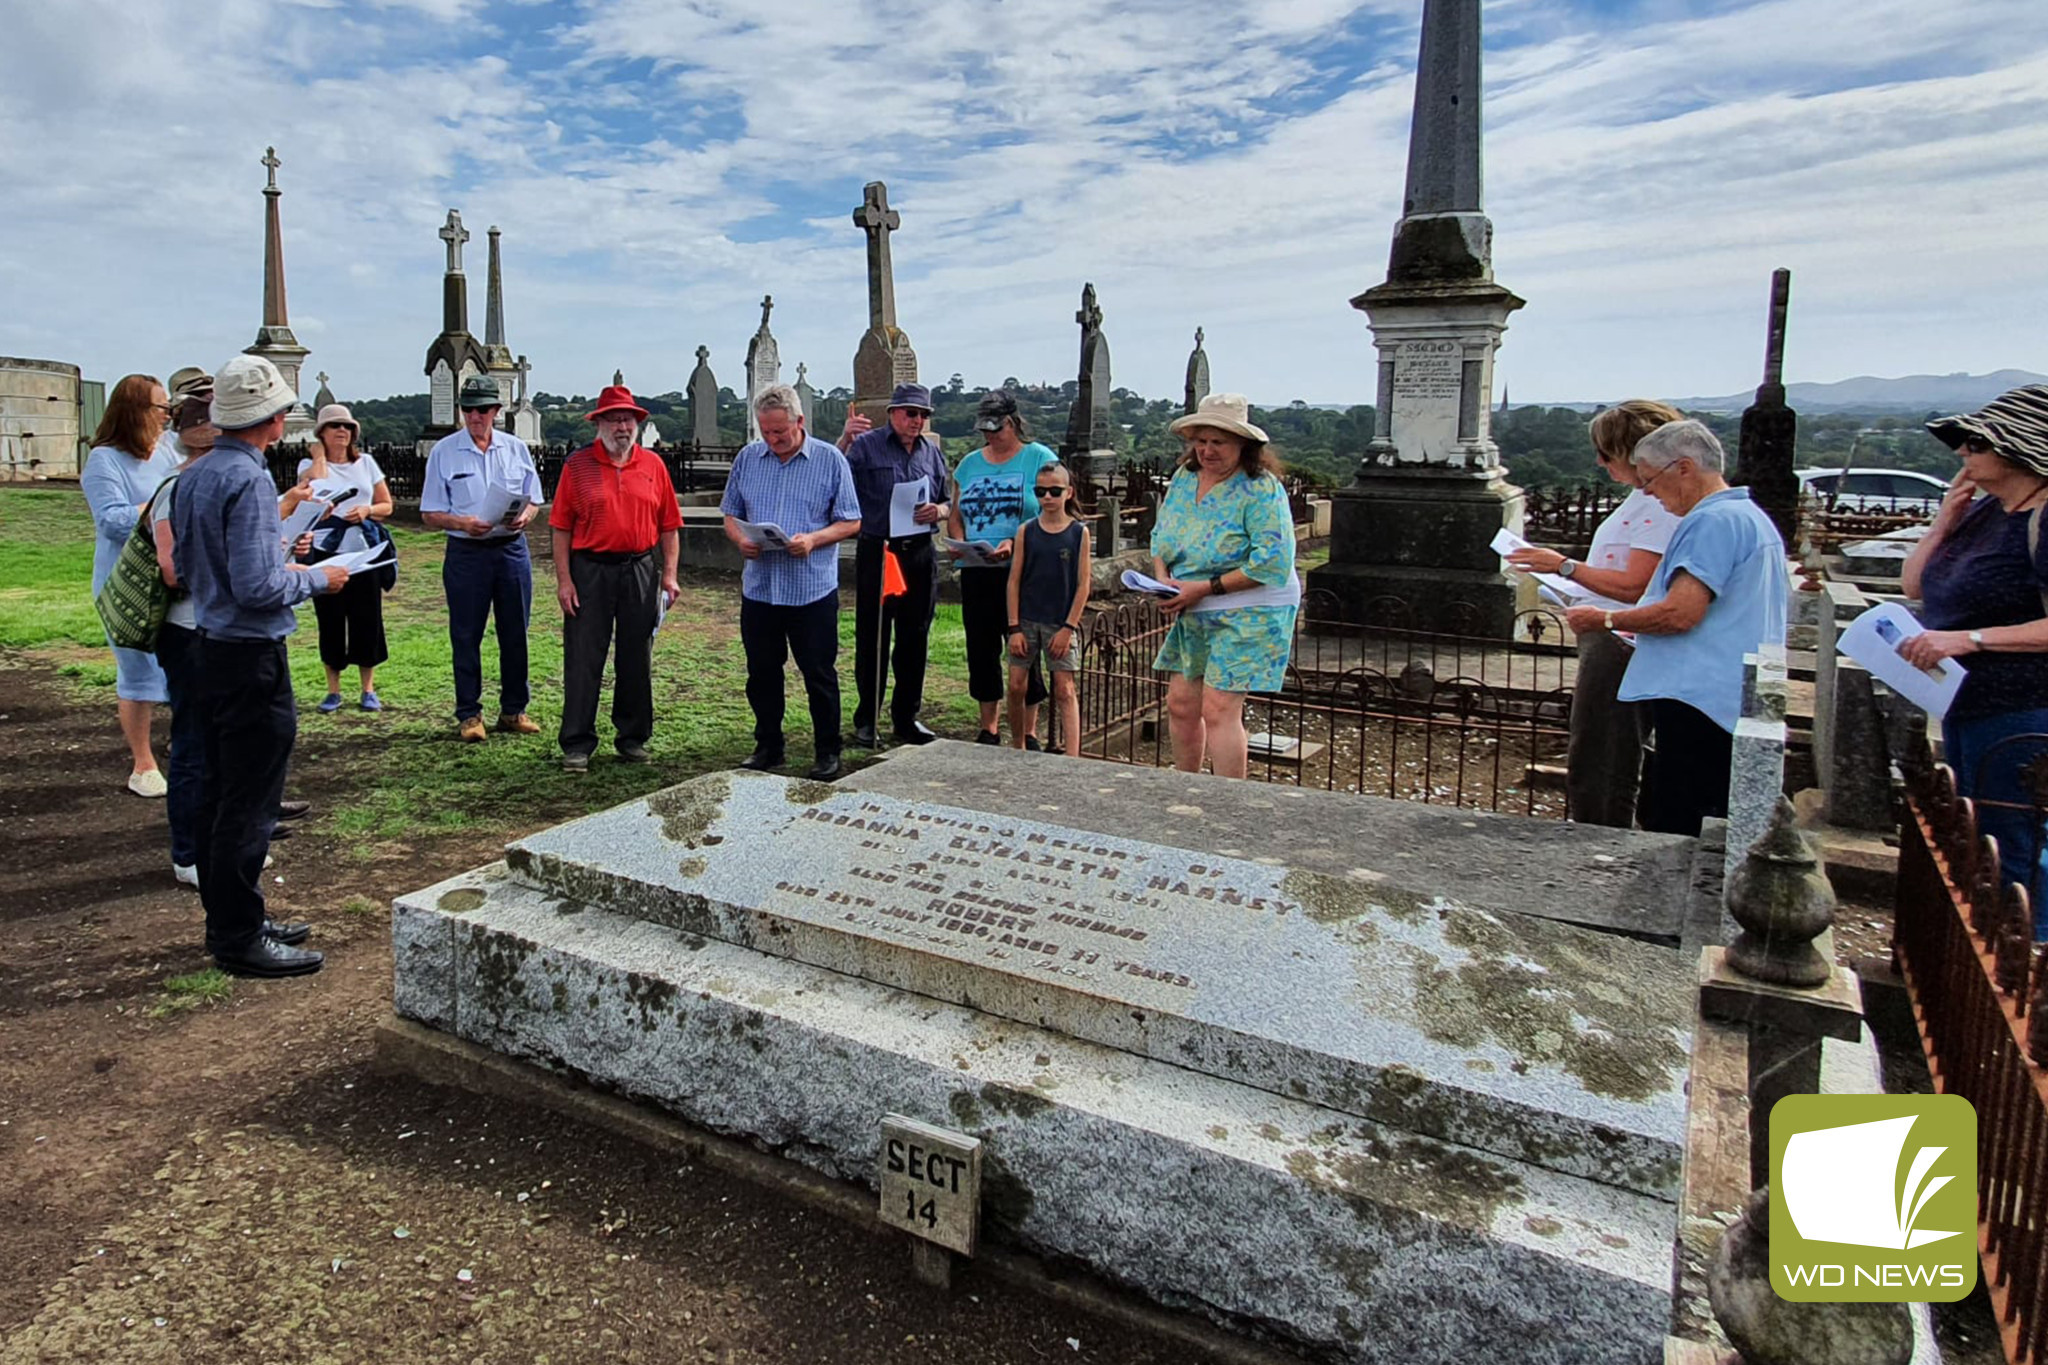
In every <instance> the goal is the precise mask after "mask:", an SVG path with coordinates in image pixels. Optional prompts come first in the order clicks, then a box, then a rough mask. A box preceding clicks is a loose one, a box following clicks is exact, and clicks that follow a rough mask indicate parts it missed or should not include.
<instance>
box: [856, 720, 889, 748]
mask: <svg viewBox="0 0 2048 1365" xmlns="http://www.w3.org/2000/svg"><path fill="white" fill-rule="evenodd" d="M853 747H854V748H856V749H879V748H881V747H882V739H881V736H879V735H877V734H876V733H875V727H874V726H872V725H856V726H854V727H853Z"/></svg>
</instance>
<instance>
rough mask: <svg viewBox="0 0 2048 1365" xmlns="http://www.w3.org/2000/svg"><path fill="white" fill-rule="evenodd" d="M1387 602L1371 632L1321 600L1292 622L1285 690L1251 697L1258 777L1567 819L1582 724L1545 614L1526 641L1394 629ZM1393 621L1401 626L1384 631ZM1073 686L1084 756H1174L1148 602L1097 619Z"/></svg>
mask: <svg viewBox="0 0 2048 1365" xmlns="http://www.w3.org/2000/svg"><path fill="white" fill-rule="evenodd" d="M1409 615H1410V614H1409V613H1408V611H1407V609H1406V607H1405V604H1400V603H1394V602H1391V601H1389V602H1382V603H1379V604H1376V609H1375V610H1374V611H1373V612H1372V613H1369V615H1368V620H1367V622H1366V623H1365V624H1359V623H1357V622H1349V623H1346V622H1341V621H1339V620H1338V619H1336V618H1337V607H1336V604H1335V603H1334V601H1331V602H1324V601H1323V600H1322V595H1320V594H1314V593H1311V594H1310V595H1309V597H1308V599H1307V600H1306V601H1305V602H1304V604H1303V610H1302V613H1301V616H1300V619H1299V620H1298V622H1297V624H1296V630H1295V637H1294V645H1293V656H1292V662H1291V664H1290V666H1289V668H1288V671H1287V677H1286V682H1285V684H1284V686H1283V687H1282V689H1281V690H1280V691H1279V692H1277V693H1272V694H1255V695H1253V696H1252V697H1250V698H1249V699H1248V701H1247V705H1246V713H1247V714H1246V721H1245V724H1246V728H1247V730H1249V731H1251V732H1252V733H1253V734H1254V735H1255V736H1263V737H1264V738H1265V741H1266V742H1265V743H1263V744H1255V745H1254V746H1253V749H1252V753H1251V765H1250V773H1249V775H1250V776H1251V777H1252V778H1254V779H1258V780H1263V781H1268V782H1279V783H1286V784H1290V785H1294V786H1304V787H1321V788H1323V789H1325V790H1328V791H1349V792H1360V793H1364V794H1368V795H1378V796H1389V797H1395V798H1399V799H1404V800H1413V801H1425V802H1436V803H1443V804H1452V805H1458V806H1464V807H1469V808H1474V809H1482V810H1511V811H1515V812H1518V813H1521V814H1527V815H1548V816H1557V817H1562V816H1563V814H1564V794H1563V792H1562V791H1561V790H1558V789H1556V788H1555V787H1554V786H1552V785H1549V781H1550V779H1554V778H1556V777H1558V776H1561V773H1560V771H1559V768H1558V765H1560V764H1561V763H1562V761H1563V758H1562V756H1563V754H1564V750H1565V745H1566V741H1567V737H1568V732H1569V726H1570V722H1571V688H1570V681H1569V678H1568V676H1567V673H1566V660H1567V659H1568V657H1569V652H1568V650H1566V649H1565V648H1564V647H1563V646H1561V645H1559V644H1558V643H1556V642H1557V641H1559V640H1560V639H1561V638H1562V635H1563V631H1562V628H1561V626H1560V624H1559V622H1558V621H1557V618H1556V617H1555V616H1553V615H1551V614H1550V613H1548V612H1530V613H1525V615H1524V617H1523V618H1521V619H1520V620H1519V621H1518V626H1517V630H1516V636H1517V638H1516V639H1515V640H1511V641H1509V640H1491V639H1481V638H1476V637H1472V636H1463V635H1442V634H1431V633H1428V632H1424V631H1418V630H1413V629H1409V628H1406V627H1405V626H1404V625H1402V624H1399V623H1400V622H1402V621H1405V620H1406V619H1408V618H1409ZM1385 622H1394V624H1384V623H1385ZM1085 626H1086V628H1085V629H1084V630H1083V632H1082V637H1081V642H1080V646H1079V647H1080V650H1081V654H1080V660H1079V662H1080V672H1079V675H1078V677H1077V679H1076V681H1077V684H1078V691H1079V696H1080V704H1081V752H1082V753H1083V755H1084V756H1087V757H1092V758H1100V759H1108V760H1110V761H1113V762H1121V763H1138V764H1146V765H1150V766H1157V767H1164V766H1167V765H1168V764H1170V763H1171V762H1172V749H1171V745H1170V735H1169V725H1168V721H1167V714H1166V676H1165V675H1164V674H1160V673H1155V672H1154V671H1153V669H1152V661H1153V659H1154V658H1155V657H1156V656H1157V654H1158V652H1159V646H1160V643H1161V642H1162V641H1163V640H1164V639H1165V637H1166V632H1167V629H1168V623H1167V621H1166V620H1165V618H1164V617H1162V616H1161V615H1160V613H1159V610H1158V608H1157V607H1156V606H1155V605H1154V604H1153V602H1152V601H1151V600H1150V599H1146V598H1125V599H1119V600H1118V601H1116V602H1115V603H1113V604H1111V605H1108V606H1106V607H1102V608H1097V609H1092V610H1091V611H1090V613H1089V615H1088V618H1087V620H1086V622H1085Z"/></svg>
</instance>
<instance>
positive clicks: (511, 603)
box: [441, 535, 533, 720]
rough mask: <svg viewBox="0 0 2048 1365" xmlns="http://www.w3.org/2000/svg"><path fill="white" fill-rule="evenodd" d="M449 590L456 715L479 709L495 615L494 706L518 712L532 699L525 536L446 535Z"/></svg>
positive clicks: (444, 569) (444, 573) (444, 581)
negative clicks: (489, 626) (487, 635)
mask: <svg viewBox="0 0 2048 1365" xmlns="http://www.w3.org/2000/svg"><path fill="white" fill-rule="evenodd" d="M441 587H442V588H443V590H445V591H446V592H447V594H448V644H449V646H450V647H451V649H452V650H453V652H454V655H455V718H456V719H457V720H468V719H469V718H470V717H471V716H479V715H482V714H483V709H484V708H483V695H484V668H483V659H482V649H483V643H484V623H485V622H486V621H488V620H489V619H490V617H491V614H492V613H493V612H495V613H497V618H498V710H499V712H500V713H502V714H504V715H508V716H512V715H518V714H519V713H520V712H522V711H524V710H525V709H526V705H527V703H528V702H529V701H530V700H531V699H532V693H531V691H530V690H529V688H528V686H527V678H526V622H527V617H528V616H529V615H530V614H531V612H532V609H533V562H532V561H531V560H530V559H528V558H527V554H526V537H525V536H524V535H517V536H507V537H506V538H504V539H502V540H482V541H478V540H461V539H455V538H450V540H449V541H448V557H447V558H446V559H444V560H443V561H442V562H441Z"/></svg>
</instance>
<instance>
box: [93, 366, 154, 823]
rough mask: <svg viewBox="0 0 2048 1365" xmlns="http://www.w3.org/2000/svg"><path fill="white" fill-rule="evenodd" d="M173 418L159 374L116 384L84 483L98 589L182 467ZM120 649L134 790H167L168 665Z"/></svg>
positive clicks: (119, 682) (118, 686)
mask: <svg viewBox="0 0 2048 1365" xmlns="http://www.w3.org/2000/svg"><path fill="white" fill-rule="evenodd" d="M170 417H171V400H170V396H169V395H168V394H167V393H166V392H165V391H164V386H163V385H162V384H160V383H158V382H157V381H156V379H155V377H154V376H151V375H146V374H131V375H129V376H127V377H126V378H124V379H122V380H121V382H120V383H118V384H116V385H114V392H113V394H112V396H111V397H109V398H108V399H107V411H106V415H105V416H103V417H102V418H100V426H99V430H98V431H96V432H94V433H93V438H92V446H93V448H92V454H91V455H89V456H87V457H86V461H85V472H84V474H82V475H81V476H80V477H79V487H80V488H81V489H82V490H83V491H84V493H85V501H86V505H87V506H88V507H90V508H91V509H92V521H93V530H94V531H95V533H96V534H95V535H94V537H93V553H92V590H93V595H94V596H98V595H99V590H100V585H101V584H103V583H105V582H106V581H107V575H109V574H110V573H112V572H113V571H114V561H115V560H116V559H119V558H120V557H121V547H122V546H123V545H125V544H126V543H127V541H128V538H129V537H130V536H132V535H133V534H135V524H136V522H137V521H138V520H139V519H140V517H141V515H142V509H143V508H144V507H146V506H147V505H148V504H149V500H150V498H151V497H152V496H153V495H154V494H155V493H156V490H157V485H159V484H161V483H162V482H163V481H164V480H165V479H166V478H169V477H170V474H171V471H172V470H174V469H176V468H177V467H178V463H177V460H176V459H175V457H173V456H171V455H169V454H166V453H165V452H162V451H159V450H157V448H156V443H157V437H159V436H161V435H163V431H164V427H165V425H166V424H167V423H168V422H169V421H170ZM107 646H108V648H110V649H112V650H113V651H114V672H115V678H114V695H115V697H117V698H118V699H119V705H120V711H121V734H122V736H123V737H124V738H126V739H127V741H128V753H129V756H130V759H131V765H130V767H131V771H130V772H129V774H128V790H129V791H131V792H134V793H135V794H136V795H137V796H146V797H152V798H155V797H161V796H163V795H164V793H165V792H166V791H167V790H168V789H169V788H168V784H167V783H166V782H165V781H164V775H163V772H162V770H161V769H159V768H158V767H157V763H156V754H155V752H154V751H153V750H152V749H151V748H150V745H149V725H150V720H151V717H152V716H153V714H154V711H155V708H156V704H157V703H158V702H167V701H169V700H170V693H169V691H167V690H166V688H165V686H164V671H163V669H161V668H159V667H158V666H157V662H156V657H155V656H154V655H152V654H151V653H150V652H149V651H148V650H146V649H122V648H120V647H119V646H117V645H115V644H114V643H113V641H112V640H111V639H110V640H109V641H108V642H107Z"/></svg>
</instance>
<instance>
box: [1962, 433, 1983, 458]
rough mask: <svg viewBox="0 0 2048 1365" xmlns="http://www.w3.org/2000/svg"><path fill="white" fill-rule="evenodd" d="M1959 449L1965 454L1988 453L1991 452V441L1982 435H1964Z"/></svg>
mask: <svg viewBox="0 0 2048 1365" xmlns="http://www.w3.org/2000/svg"><path fill="white" fill-rule="evenodd" d="M1959 449H1961V450H1962V452H1963V453H1964V454H1966V455H1989V454H1991V442H1989V441H1987V440H1985V439H1984V438H1983V437H1982V436H1965V437H1964V438H1963V443H1962V445H1961V446H1960V447H1959Z"/></svg>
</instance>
